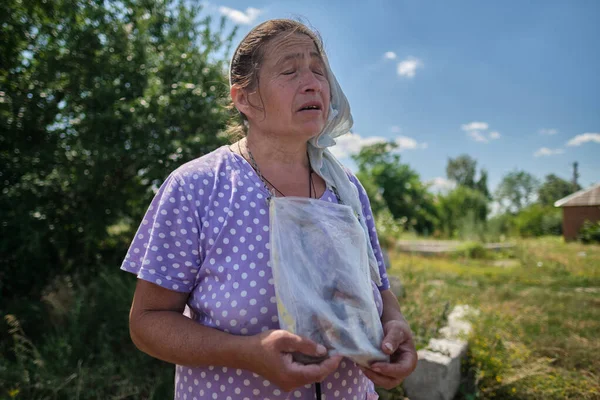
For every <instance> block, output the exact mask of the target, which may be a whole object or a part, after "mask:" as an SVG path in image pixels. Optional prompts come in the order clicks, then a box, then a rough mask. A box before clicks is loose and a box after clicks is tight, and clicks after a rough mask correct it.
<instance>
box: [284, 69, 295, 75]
mask: <svg viewBox="0 0 600 400" xmlns="http://www.w3.org/2000/svg"><path fill="white" fill-rule="evenodd" d="M295 72H296V70H290V71H284V72H282V73H281V74H282V75H292V74H293V73H295Z"/></svg>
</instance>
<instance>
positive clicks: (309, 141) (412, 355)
mask: <svg viewBox="0 0 600 400" xmlns="http://www.w3.org/2000/svg"><path fill="white" fill-rule="evenodd" d="M230 68H231V69H230V83H231V98H232V100H233V104H234V106H235V108H236V109H237V110H238V111H239V115H240V117H241V119H242V122H241V123H240V125H239V126H238V127H234V128H233V130H238V131H239V132H242V133H243V135H244V137H243V138H242V139H241V140H239V141H238V142H236V143H234V144H233V145H231V146H223V147H221V148H219V149H217V150H215V151H214V152H212V153H210V154H207V155H205V156H202V157H200V158H198V159H195V160H193V161H191V162H188V163H187V164H185V165H183V166H181V167H180V168H178V169H177V170H175V171H174V172H173V173H172V174H171V175H170V176H169V177H168V178H167V180H166V181H165V182H164V184H163V185H162V187H161V188H160V190H159V191H158V193H157V194H156V196H155V198H154V200H153V201H152V203H151V205H150V207H149V209H148V212H147V213H146V215H145V217H144V219H143V221H142V224H141V225H140V227H139V230H138V232H137V233H136V236H135V239H134V240H133V242H132V244H131V247H130V249H129V251H128V253H127V256H126V258H125V260H124V262H123V265H122V267H121V268H122V269H123V270H125V271H128V272H131V273H134V274H136V275H137V277H138V280H137V287H136V290H135V295H134V299H133V304H132V307H131V314H130V330H131V337H132V339H133V342H134V343H135V345H136V346H137V347H138V348H139V349H140V350H142V351H144V352H146V353H148V354H149V355H151V356H153V357H156V358H159V359H161V360H164V361H167V362H170V363H173V364H176V374H175V398H176V399H188V400H192V399H217V398H220V399H221V398H222V399H286V398H302V399H314V398H315V388H316V385H315V384H317V385H318V386H319V387H320V390H321V391H322V394H323V395H325V396H326V397H327V398H340V399H374V398H377V394H376V392H375V390H374V385H373V383H374V384H375V385H378V386H382V387H384V388H391V387H394V386H396V385H398V384H399V383H400V382H401V381H402V379H403V378H405V377H406V376H407V375H408V374H410V373H411V372H412V370H413V369H414V368H415V365H416V362H417V356H416V352H415V348H414V345H413V341H412V337H411V332H410V329H409V327H408V324H407V322H406V321H405V319H404V318H403V316H402V314H401V312H400V308H399V305H398V301H397V299H396V297H395V296H394V294H393V293H392V292H391V291H390V290H389V282H388V280H387V277H386V272H385V266H384V263H383V260H382V257H381V249H380V247H379V243H378V240H377V237H376V233H375V228H374V223H373V218H372V213H371V210H370V206H369V201H368V198H367V196H366V193H365V190H364V189H363V187H362V186H361V184H360V183H359V182H358V180H357V179H356V177H355V176H353V175H352V174H351V173H350V172H349V171H347V170H345V169H344V168H343V167H341V165H340V164H339V163H338V162H337V160H335V158H334V157H333V156H332V155H331V153H330V152H329V151H328V150H326V147H328V146H331V145H334V144H335V142H334V140H333V138H335V137H337V136H339V135H340V134H344V133H347V132H348V130H349V129H350V127H351V125H352V118H351V115H350V109H349V106H348V104H347V100H346V98H345V96H344V94H343V92H342V91H341V89H340V87H339V85H338V83H337V81H336V79H335V77H334V75H333V73H332V72H331V70H330V69H329V64H328V62H327V58H326V56H325V53H324V51H323V46H322V43H321V41H320V40H319V38H318V36H317V35H316V34H315V33H314V32H312V31H311V30H310V29H308V28H307V27H306V26H304V25H303V24H301V23H299V22H295V21H291V20H270V21H267V22H265V23H262V24H260V25H259V26H257V27H255V28H254V29H253V30H252V31H251V32H250V33H248V35H247V36H246V37H245V38H244V39H243V40H242V42H241V43H240V44H239V46H238V48H237V49H236V51H235V53H234V55H233V58H232V61H231V66H230ZM281 196H295V197H307V198H312V199H318V200H321V201H325V202H327V201H328V202H334V203H335V202H340V203H344V204H346V205H349V206H351V207H352V208H353V209H354V210H355V212H356V215H357V216H358V217H359V218H360V221H361V224H362V226H363V228H364V232H365V235H366V236H367V237H368V239H369V240H368V242H369V243H368V244H369V246H368V250H369V260H370V266H371V272H372V274H371V276H374V277H375V278H374V279H375V280H376V281H377V282H375V283H377V285H376V286H375V283H373V287H374V288H376V289H375V290H374V297H375V302H376V303H377V305H378V311H379V314H380V319H381V324H382V326H383V332H384V337H383V341H382V343H381V344H380V347H381V350H382V351H383V353H385V354H386V355H389V356H390V357H389V360H390V361H389V362H376V363H373V364H371V365H370V366H368V367H364V366H359V365H357V364H356V363H354V362H352V361H350V360H349V359H346V358H342V357H341V356H339V355H337V356H330V357H324V358H325V359H324V361H322V362H320V363H316V364H308V365H304V364H301V363H298V362H296V361H294V358H293V357H292V354H298V353H301V354H304V355H307V356H311V357H319V356H321V357H323V356H326V355H327V349H326V348H324V346H322V345H320V344H318V343H315V342H313V341H311V340H309V339H307V338H305V337H300V336H297V335H294V334H292V333H290V332H288V331H285V330H282V329H280V325H279V320H278V312H277V305H276V302H277V300H276V294H275V287H274V280H273V274H272V270H271V262H270V257H269V255H270V238H269V204H268V203H269V201H268V199H270V198H273V197H281ZM186 306H187V308H188V309H189V316H186V315H184V309H185V308H186ZM317 392H318V391H317Z"/></svg>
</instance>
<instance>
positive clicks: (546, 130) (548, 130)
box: [539, 128, 558, 135]
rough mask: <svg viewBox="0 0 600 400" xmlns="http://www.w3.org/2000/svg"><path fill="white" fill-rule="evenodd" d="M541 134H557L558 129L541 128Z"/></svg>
mask: <svg viewBox="0 0 600 400" xmlns="http://www.w3.org/2000/svg"><path fill="white" fill-rule="evenodd" d="M539 132H540V135H556V134H557V133H558V131H557V130H556V129H546V128H544V129H540V131H539Z"/></svg>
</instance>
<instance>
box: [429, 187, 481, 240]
mask: <svg viewBox="0 0 600 400" xmlns="http://www.w3.org/2000/svg"><path fill="white" fill-rule="evenodd" d="M438 208H439V217H440V226H439V228H440V229H441V230H442V232H444V234H445V235H446V236H448V237H454V236H457V235H460V234H462V236H464V237H466V236H469V234H471V232H461V230H464V229H465V228H466V227H467V226H470V227H472V228H474V229H476V230H478V231H481V230H483V228H484V227H485V223H486V219H487V214H488V199H487V197H486V196H485V195H484V194H483V193H481V192H480V191H479V190H475V189H472V188H469V187H467V186H458V187H456V188H455V189H454V190H452V191H451V192H449V193H448V194H446V195H440V196H439V197H438ZM469 238H470V239H473V238H472V237H469Z"/></svg>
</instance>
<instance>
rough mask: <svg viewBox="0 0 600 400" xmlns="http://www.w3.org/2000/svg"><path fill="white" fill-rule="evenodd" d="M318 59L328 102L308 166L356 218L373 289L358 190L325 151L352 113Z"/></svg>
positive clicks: (373, 269)
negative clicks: (325, 75) (326, 81)
mask: <svg viewBox="0 0 600 400" xmlns="http://www.w3.org/2000/svg"><path fill="white" fill-rule="evenodd" d="M236 53H237V49H236V51H234V53H233V56H232V59H231V62H230V63H229V86H231V84H232V82H231V66H232V64H233V58H234V57H235V55H236ZM321 56H322V57H323V62H324V64H325V68H326V69H327V78H328V80H329V87H330V92H331V102H330V106H329V115H328V119H327V123H326V124H325V127H324V128H323V130H322V131H321V133H320V134H319V135H317V136H315V137H314V138H312V139H310V140H309V141H308V154H309V156H310V164H311V166H312V168H313V170H314V171H315V172H316V173H317V174H318V175H319V176H320V177H321V178H323V180H325V183H326V184H327V186H328V187H329V188H333V189H334V190H335V192H337V195H338V196H339V198H340V200H341V201H342V203H343V204H345V205H347V206H350V207H351V208H352V210H353V211H354V214H355V215H356V216H357V218H358V220H359V222H360V225H361V226H362V229H363V231H364V234H365V239H366V241H367V251H368V253H369V254H368V256H369V272H370V275H371V279H372V280H373V281H374V282H375V283H376V284H377V285H381V276H380V275H379V266H378V262H377V259H376V258H375V254H374V252H373V245H372V243H371V240H370V236H369V229H368V228H367V224H366V218H365V216H364V213H363V210H362V203H361V202H360V198H359V193H358V189H357V187H356V186H355V185H354V184H353V183H352V182H351V181H350V178H349V176H348V174H347V173H346V171H345V170H344V167H343V166H342V164H341V163H340V162H339V161H338V160H337V158H335V156H334V155H333V154H332V153H331V152H330V151H329V150H328V147H331V146H335V144H336V142H335V138H337V137H339V136H341V135H345V134H347V133H348V132H350V128H352V124H353V123H354V121H353V119H352V113H351V112H350V104H349V103H348V99H347V98H346V95H345V94H344V92H343V91H342V88H341V87H340V84H339V83H338V81H337V79H336V78H335V75H334V74H333V72H332V71H331V67H330V66H329V60H328V59H327V55H326V54H325V52H324V51H323V52H322V54H321Z"/></svg>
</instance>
